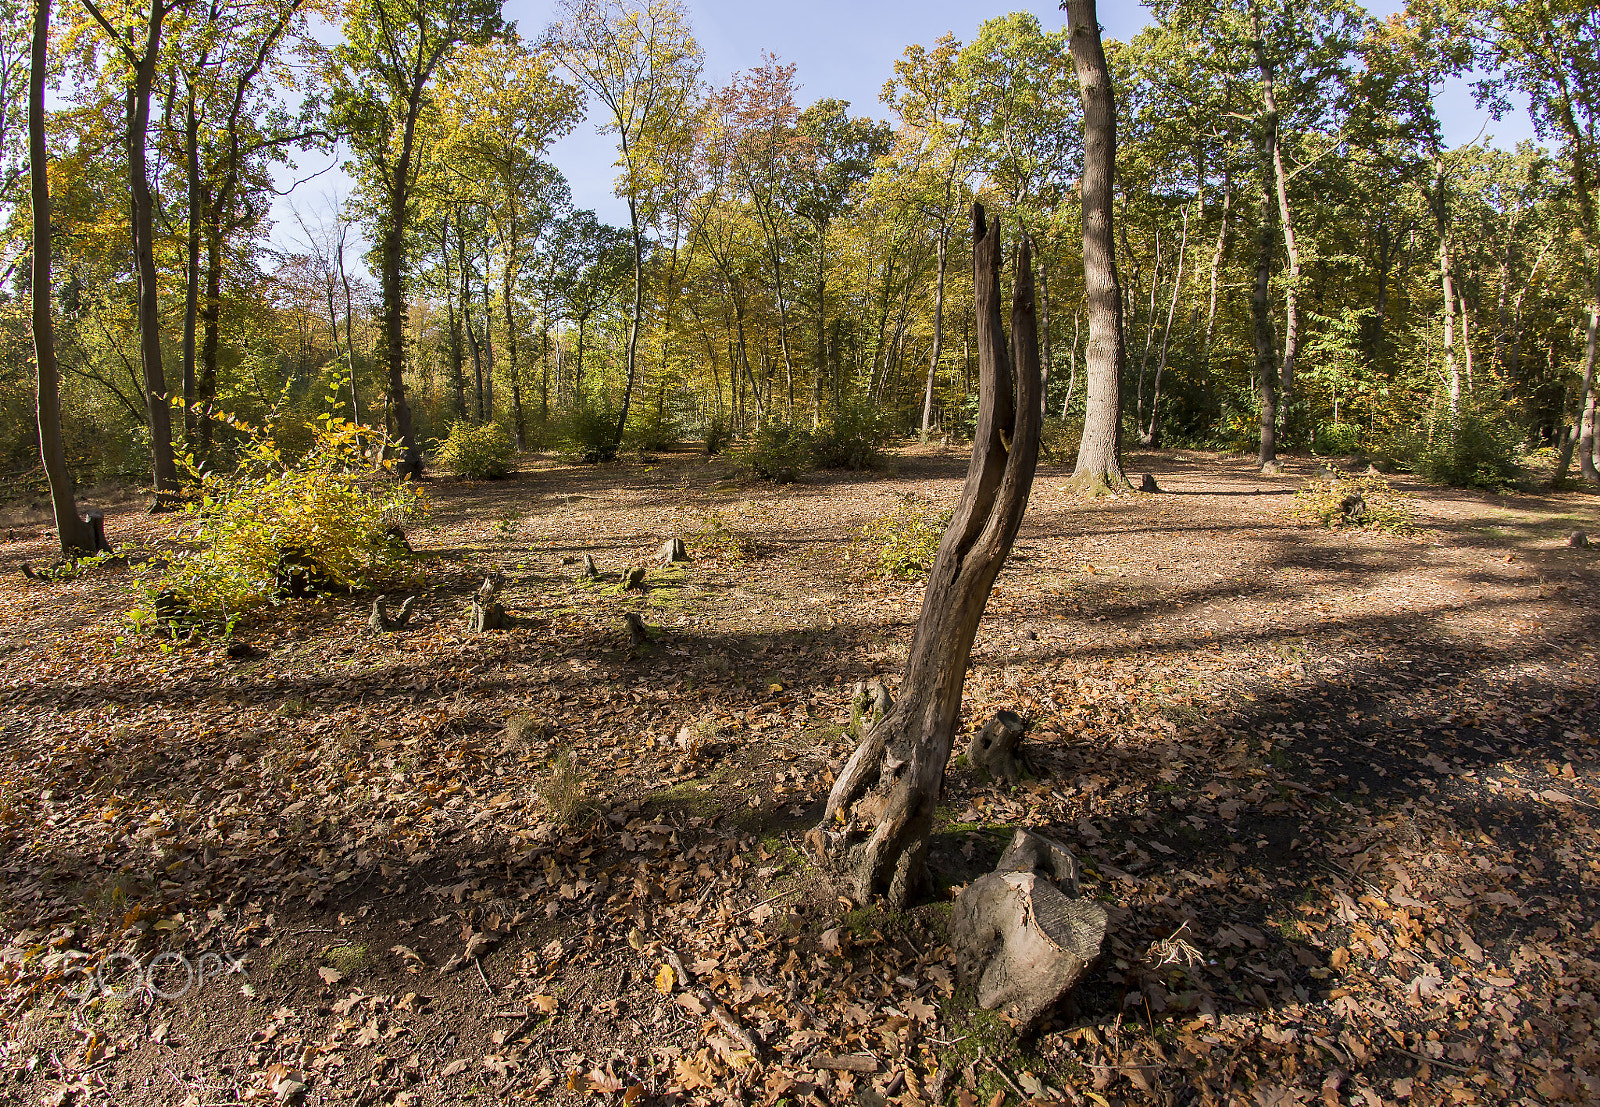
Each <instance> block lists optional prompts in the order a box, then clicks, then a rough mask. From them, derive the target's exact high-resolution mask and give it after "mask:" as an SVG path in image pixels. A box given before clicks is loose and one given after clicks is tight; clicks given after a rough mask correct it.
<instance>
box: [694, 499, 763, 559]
mask: <svg viewBox="0 0 1600 1107" xmlns="http://www.w3.org/2000/svg"><path fill="white" fill-rule="evenodd" d="M687 545H688V546H689V548H690V549H691V550H693V551H694V556H695V557H697V558H700V559H702V560H713V561H725V562H728V563H729V564H733V565H737V564H738V563H739V562H741V561H743V560H744V559H745V558H747V557H749V556H750V555H751V553H752V547H751V542H750V539H749V538H748V537H747V536H745V535H743V534H740V533H739V532H738V531H735V530H734V529H733V528H732V527H730V526H729V525H728V520H727V517H726V516H724V515H723V513H722V512H720V511H708V512H706V513H705V515H703V516H701V518H700V523H699V525H698V526H696V527H695V529H694V530H693V531H692V532H690V534H689V540H688V543H687Z"/></svg>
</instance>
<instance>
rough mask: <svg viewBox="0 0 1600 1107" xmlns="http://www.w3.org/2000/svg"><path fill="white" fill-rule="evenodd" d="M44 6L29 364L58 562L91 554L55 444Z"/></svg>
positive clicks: (46, 14)
mask: <svg viewBox="0 0 1600 1107" xmlns="http://www.w3.org/2000/svg"><path fill="white" fill-rule="evenodd" d="M49 42H50V0H35V4H34V9H33V44H32V47H31V50H30V53H29V65H30V69H29V72H28V184H29V189H30V193H31V198H32V204H33V213H32V214H33V274H32V277H33V283H32V287H31V288H30V291H29V296H30V299H31V300H32V304H31V306H32V309H33V361H34V367H35V369H36V371H37V388H36V390H35V393H34V397H35V402H36V404H37V413H38V418H39V461H40V462H41V463H42V464H43V465H44V475H45V479H46V480H47V481H48V482H49V484H50V503H51V506H52V507H53V508H54V509H55V516H56V538H57V539H58V540H59V542H60V544H61V553H62V555H63V556H66V557H72V556H74V555H76V554H92V553H94V552H95V540H94V535H93V532H92V530H91V529H90V527H89V526H88V525H87V524H85V523H84V521H83V520H82V519H80V518H79V517H78V504H77V498H76V496H75V495H74V492H73V483H72V473H71V472H70V471H69V470H68V469H67V453H66V448H65V446H64V445H63V443H62V441H61V374H60V372H59V370H58V369H57V367H56V340H55V321H54V320H53V319H52V317H51V314H50V297H51V285H50V172H49V171H50V164H49V156H50V155H49V148H48V147H47V145H46V143H45V132H44V81H45V75H46V74H47V73H48V71H49V66H48V57H47V53H48V49H49Z"/></svg>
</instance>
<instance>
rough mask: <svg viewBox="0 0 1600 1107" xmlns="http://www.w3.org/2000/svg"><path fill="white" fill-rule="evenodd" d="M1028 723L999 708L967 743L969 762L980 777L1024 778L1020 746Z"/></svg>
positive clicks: (1011, 781)
mask: <svg viewBox="0 0 1600 1107" xmlns="http://www.w3.org/2000/svg"><path fill="white" fill-rule="evenodd" d="M1027 729H1028V724H1027V723H1025V722H1023V721H1022V716H1021V715H1018V714H1017V713H1016V712H1015V711H997V712H996V713H995V716H994V718H992V719H990V720H989V721H988V722H987V723H985V724H984V726H983V729H982V730H979V731H978V732H977V733H975V734H973V736H972V741H971V742H969V743H968V744H967V761H968V762H969V763H970V764H971V765H972V768H973V769H974V771H976V772H977V773H978V774H979V775H980V776H989V777H992V778H994V779H995V780H1004V781H1005V782H1007V783H1008V784H1015V783H1016V782H1017V781H1018V780H1020V779H1022V766H1021V765H1020V764H1019V763H1018V759H1017V747H1018V746H1019V745H1021V743H1022V735H1023V732H1024V731H1026V730H1027Z"/></svg>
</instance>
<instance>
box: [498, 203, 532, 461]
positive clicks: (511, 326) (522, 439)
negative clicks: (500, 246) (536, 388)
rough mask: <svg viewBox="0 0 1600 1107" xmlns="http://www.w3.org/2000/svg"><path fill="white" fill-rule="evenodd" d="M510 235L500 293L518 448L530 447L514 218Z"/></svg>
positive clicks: (507, 368) (512, 411)
mask: <svg viewBox="0 0 1600 1107" xmlns="http://www.w3.org/2000/svg"><path fill="white" fill-rule="evenodd" d="M507 233H508V234H509V236H510V241H509V244H508V245H507V247H506V259H505V273H504V275H503V276H502V277H501V281H500V285H501V287H500V293H501V295H502V296H504V297H505V301H506V375H507V376H509V377H510V378H511V421H512V424H513V426H514V428H515V430H516V440H517V449H518V450H526V449H527V448H528V432H527V426H526V424H525V423H524V421H523V417H522V381H521V379H520V378H521V375H522V374H521V371H520V370H519V369H518V366H517V326H516V320H515V318H514V315H513V312H512V310H511V265H512V259H513V258H515V257H516V256H517V225H516V221H515V220H513V221H512V223H511V227H510V229H509V231H508V232H507Z"/></svg>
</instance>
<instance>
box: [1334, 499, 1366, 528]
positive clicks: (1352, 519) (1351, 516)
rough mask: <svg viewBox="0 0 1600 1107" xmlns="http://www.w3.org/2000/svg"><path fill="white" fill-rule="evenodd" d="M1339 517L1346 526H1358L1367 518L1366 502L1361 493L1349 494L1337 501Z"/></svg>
mask: <svg viewBox="0 0 1600 1107" xmlns="http://www.w3.org/2000/svg"><path fill="white" fill-rule="evenodd" d="M1339 516H1340V518H1341V519H1343V521H1344V523H1345V525H1346V526H1360V525H1361V520H1363V519H1365V518H1366V517H1367V501H1366V500H1365V499H1363V498H1362V496H1361V493H1359V492H1351V493H1349V494H1348V495H1346V496H1345V498H1344V499H1342V500H1340V501H1339Z"/></svg>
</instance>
